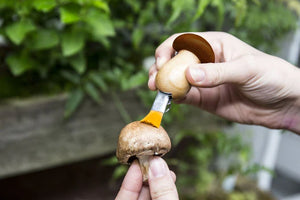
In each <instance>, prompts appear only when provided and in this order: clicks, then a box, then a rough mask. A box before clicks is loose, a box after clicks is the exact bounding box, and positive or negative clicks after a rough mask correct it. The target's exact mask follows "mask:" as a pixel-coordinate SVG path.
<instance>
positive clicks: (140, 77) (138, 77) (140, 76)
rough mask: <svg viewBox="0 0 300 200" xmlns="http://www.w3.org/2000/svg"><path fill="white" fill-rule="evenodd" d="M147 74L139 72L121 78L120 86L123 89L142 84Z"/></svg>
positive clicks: (145, 80)
mask: <svg viewBox="0 0 300 200" xmlns="http://www.w3.org/2000/svg"><path fill="white" fill-rule="evenodd" d="M147 79H148V78H147V76H146V74H145V73H144V72H139V73H137V74H135V75H133V76H131V77H130V78H129V80H128V79H127V78H124V79H122V82H121V87H122V89H123V90H128V89H133V88H136V87H139V86H141V85H144V84H145V83H146V82H147Z"/></svg>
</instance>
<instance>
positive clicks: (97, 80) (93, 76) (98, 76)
mask: <svg viewBox="0 0 300 200" xmlns="http://www.w3.org/2000/svg"><path fill="white" fill-rule="evenodd" d="M89 78H90V80H91V81H93V83H94V84H96V85H97V86H98V87H99V88H100V89H101V90H102V91H104V92H107V90H108V87H107V85H106V83H105V82H104V80H103V79H102V77H101V74H98V73H94V72H92V73H90V74H89Z"/></svg>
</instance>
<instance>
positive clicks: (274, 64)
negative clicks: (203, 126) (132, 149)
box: [148, 32, 300, 134]
mask: <svg viewBox="0 0 300 200" xmlns="http://www.w3.org/2000/svg"><path fill="white" fill-rule="evenodd" d="M195 34H198V35H200V36H202V37H203V38H205V39H206V40H207V41H208V42H209V43H210V44H211V46H212V48H213V50H214V53H215V55H216V63H205V64H195V65H193V66H189V68H188V69H187V70H186V78H187V80H188V81H189V83H190V84H191V85H192V86H193V87H192V88H191V90H190V91H189V92H188V94H187V95H186V97H185V98H184V99H181V100H179V101H178V102H179V103H187V104H192V105H194V106H198V107H200V108H202V109H204V110H207V111H209V112H211V113H214V114H217V115H219V116H221V117H224V118H226V119H229V120H232V121H236V122H239V123H245V124H257V125H263V126H266V127H269V128H283V129H288V130H291V131H294V132H297V133H299V134H300V114H299V113H300V69H298V68H296V67H295V66H293V65H291V64H289V63H288V62H286V61H284V60H282V59H280V58H278V57H275V56H271V55H268V54H265V53H263V52H261V51H259V50H257V49H255V48H253V47H251V46H249V45H247V44H246V43H244V42H242V41H241V40H239V39H237V38H235V37H234V36H232V35H230V34H227V33H222V32H205V33H195ZM179 35H180V34H175V35H173V36H171V37H169V38H168V39H167V40H166V41H164V42H163V43H162V44H161V45H160V46H159V47H158V48H157V49H156V54H155V57H156V63H155V64H154V65H153V66H152V67H151V69H150V71H149V82H148V85H149V88H150V89H151V90H155V89H156V86H155V76H156V73H157V71H158V70H159V69H160V68H161V67H162V66H163V64H164V63H165V62H167V61H168V60H169V59H171V57H172V56H173V55H174V53H175V52H174V49H173V48H172V44H173V41H174V39H175V38H176V37H177V36H179Z"/></svg>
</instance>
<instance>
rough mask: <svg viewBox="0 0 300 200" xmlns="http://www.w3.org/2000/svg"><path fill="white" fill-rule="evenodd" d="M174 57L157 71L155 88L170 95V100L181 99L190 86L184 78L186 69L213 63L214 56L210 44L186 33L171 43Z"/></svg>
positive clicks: (197, 36) (199, 37)
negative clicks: (193, 65)
mask: <svg viewBox="0 0 300 200" xmlns="http://www.w3.org/2000/svg"><path fill="white" fill-rule="evenodd" d="M173 48H174V50H176V51H177V54H176V56H174V57H173V58H172V59H171V60H169V61H168V62H167V63H166V64H164V65H163V66H162V68H161V69H160V70H159V71H158V73H157V76H156V79H155V84H156V87H157V88H158V89H159V90H160V91H162V92H166V93H171V94H172V98H174V99H179V98H183V97H184V96H185V95H186V93H187V92H188V91H189V90H190V88H191V86H190V85H189V83H188V81H187V80H186V78H185V70H186V68H187V67H188V66H189V65H191V64H195V63H200V62H201V63H209V62H212V63H213V62H215V54H214V52H213V50H212V48H211V46H210V44H209V43H208V42H207V41H206V40H205V39H204V38H202V37H201V36H199V35H195V34H191V33H186V34H182V35H180V36H178V37H177V38H176V39H175V40H174V42H173Z"/></svg>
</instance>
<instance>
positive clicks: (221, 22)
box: [0, 0, 299, 117]
mask: <svg viewBox="0 0 300 200" xmlns="http://www.w3.org/2000/svg"><path fill="white" fill-rule="evenodd" d="M286 5H288V6H289V7H287V6H286ZM298 7H299V4H297V2H296V3H295V1H288V0H285V1H283V0H225V1H223V0H155V1H139V0H124V1H117V0H32V1H26V0H15V1H10V0H0V27H1V28H0V60H1V62H0V85H1V91H0V98H8V97H24V96H31V95H37V94H56V93H59V92H65V91H69V94H70V95H69V100H68V102H67V104H66V112H65V116H66V117H68V116H70V115H71V114H72V113H73V112H74V111H75V110H76V108H77V106H78V105H79V104H80V102H82V100H83V99H84V97H85V96H86V95H87V96H89V97H90V98H91V99H93V100H94V101H95V102H97V103H101V102H102V101H101V99H102V96H103V95H101V94H104V93H107V92H109V91H112V90H116V91H117V90H118V91H119V90H128V89H132V88H136V87H139V86H141V85H143V86H145V85H146V81H147V72H146V70H145V69H143V67H142V61H143V59H144V58H145V57H147V56H153V55H154V51H155V48H156V47H157V46H158V45H159V43H161V42H162V41H163V40H164V39H166V38H167V37H168V36H170V35H171V34H173V33H176V32H184V31H211V30H223V31H227V32H230V33H233V34H234V35H236V36H238V37H239V38H241V39H243V40H245V41H246V42H249V43H250V44H252V45H254V46H256V47H258V48H262V49H264V50H266V51H268V52H271V51H272V50H273V49H274V45H275V41H276V40H277V39H278V38H279V37H281V36H282V35H284V34H285V33H286V32H287V31H289V30H291V29H293V28H294V27H295V25H296V14H294V13H293V12H295V13H296V12H298V10H299V9H298ZM291 9H292V10H293V11H291ZM282 16H284V17H282Z"/></svg>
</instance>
